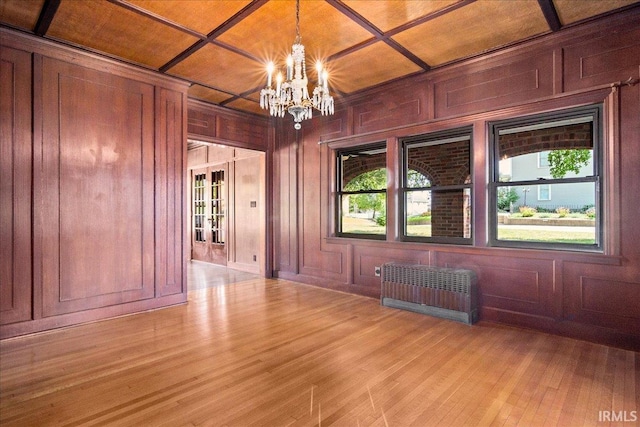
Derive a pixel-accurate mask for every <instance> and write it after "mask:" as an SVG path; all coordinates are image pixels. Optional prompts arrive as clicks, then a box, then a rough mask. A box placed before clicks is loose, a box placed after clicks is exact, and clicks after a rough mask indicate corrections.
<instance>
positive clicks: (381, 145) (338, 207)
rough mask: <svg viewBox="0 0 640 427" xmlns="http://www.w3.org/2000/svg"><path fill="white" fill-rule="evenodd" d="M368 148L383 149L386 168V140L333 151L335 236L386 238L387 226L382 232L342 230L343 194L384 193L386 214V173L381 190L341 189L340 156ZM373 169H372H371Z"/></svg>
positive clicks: (341, 171) (387, 196) (385, 167)
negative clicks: (334, 168)
mask: <svg viewBox="0 0 640 427" xmlns="http://www.w3.org/2000/svg"><path fill="white" fill-rule="evenodd" d="M368 150H384V152H385V166H384V169H385V170H387V164H386V163H387V161H388V159H387V156H388V148H387V144H386V141H379V142H373V143H367V144H362V145H358V146H354V147H348V148H341V149H336V150H335V152H334V156H335V157H334V160H335V165H336V174H335V177H336V181H335V182H336V188H335V199H334V203H335V209H334V212H335V218H334V221H335V236H336V237H345V238H356V239H372V240H386V239H387V229H388V228H387V227H385V230H384V233H382V234H373V233H370V234H367V233H348V232H343V231H342V197H343V196H344V195H352V194H353V195H357V194H384V195H385V215H386V214H387V205H388V198H389V195H388V187H389V178H388V173H387V184H386V186H385V188H384V189H383V190H358V191H344V190H343V187H344V185H343V182H342V179H343V170H342V160H341V159H342V156H344V155H348V154H355V153H361V152H362V151H368ZM372 170H374V169H372Z"/></svg>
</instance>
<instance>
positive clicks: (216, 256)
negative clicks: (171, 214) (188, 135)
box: [187, 140, 267, 276]
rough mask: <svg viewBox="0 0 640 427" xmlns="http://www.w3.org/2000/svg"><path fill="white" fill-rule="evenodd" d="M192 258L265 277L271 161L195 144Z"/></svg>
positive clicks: (191, 153) (191, 155)
mask: <svg viewBox="0 0 640 427" xmlns="http://www.w3.org/2000/svg"><path fill="white" fill-rule="evenodd" d="M187 170H188V174H187V178H188V186H189V187H188V188H189V202H188V205H187V206H188V216H187V217H188V221H189V223H188V226H187V230H188V231H189V235H188V240H189V243H190V249H191V250H190V254H191V255H190V258H189V259H192V260H197V261H204V262H208V263H212V264H217V265H222V266H226V267H228V268H232V269H235V270H240V271H245V272H249V273H254V274H260V275H262V276H264V275H265V272H266V271H267V260H266V248H267V245H266V226H267V221H266V206H265V204H266V155H265V153H264V152H261V151H255V150H249V149H244V148H236V147H229V146H224V145H220V144H214V143H207V142H198V141H193V140H189V148H188V151H187Z"/></svg>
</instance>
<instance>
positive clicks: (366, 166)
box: [342, 153, 387, 185]
mask: <svg viewBox="0 0 640 427" xmlns="http://www.w3.org/2000/svg"><path fill="white" fill-rule="evenodd" d="M386 167H387V153H379V154H369V155H363V154H359V155H357V156H353V157H349V158H348V159H346V160H344V161H343V162H342V182H343V184H344V185H347V184H348V183H349V182H350V181H351V180H352V179H353V178H355V177H357V176H358V175H361V174H363V173H365V172H371V171H374V170H376V169H380V168H386Z"/></svg>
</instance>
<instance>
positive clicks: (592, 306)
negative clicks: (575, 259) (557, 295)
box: [580, 276, 640, 327]
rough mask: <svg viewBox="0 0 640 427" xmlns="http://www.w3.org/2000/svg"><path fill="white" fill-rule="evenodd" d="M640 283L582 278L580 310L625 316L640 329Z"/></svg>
mask: <svg viewBox="0 0 640 427" xmlns="http://www.w3.org/2000/svg"><path fill="white" fill-rule="evenodd" d="M638 287H640V283H637V282H636V283H631V282H622V281H619V280H610V279H601V278H594V277H584V276H582V277H580V309H581V310H582V311H588V312H592V313H602V314H605V315H615V316H623V317H627V318H629V320H630V321H632V322H633V321H635V322H634V323H635V324H636V325H637V326H638V327H640V323H638V322H639V321H640V310H638V308H640V293H638V292H637V290H638Z"/></svg>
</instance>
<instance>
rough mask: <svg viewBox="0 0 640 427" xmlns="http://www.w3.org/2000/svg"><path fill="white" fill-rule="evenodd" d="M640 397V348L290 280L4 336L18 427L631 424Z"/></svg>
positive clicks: (10, 419)
mask: <svg viewBox="0 0 640 427" xmlns="http://www.w3.org/2000/svg"><path fill="white" fill-rule="evenodd" d="M639 395H640V354H638V353H634V352H631V351H625V350H621V349H616V348H610V347H605V346H602V345H596V344H591V343H587V342H582V341H577V340H573V339H567V338H562V337H557V336H551V335H546V334H543V333H538V332H533V331H530V330H524V329H516V328H510V327H505V326H499V325H495V324H491V323H484V322H480V323H479V324H477V325H474V326H467V325H464V324H460V323H456V322H451V321H446V320H442V319H437V318H433V317H428V316H423V315H419V314H415V313H410V312H405V311H400V310H395V309H391V308H386V307H381V306H380V305H379V302H378V301H377V300H374V299H370V298H364V297H359V296H353V295H347V294H344V293H339V292H333V291H330V290H325V289H320V288H316V287H312V286H307V285H300V284H296V283H293V282H289V281H285V280H267V279H250V280H245V281H242V282H238V283H233V284H228V285H224V286H215V287H208V288H201V289H196V290H193V291H190V292H189V303H188V304H187V305H183V306H176V307H171V308H167V309H163V310H158V311H154V312H148V313H142V314H138V315H133V316H127V317H121V318H117V319H112V320H107V321H102V322H97V323H93V324H87V325H82V326H78V327H73V328H67V329H63V330H58V331H53V332H48V333H44V334H38V335H34V336H29V337H21V338H14V339H9V340H4V341H2V342H1V343H0V425H2V426H3V427H7V426H50V425H62V426H80V425H82V426H94V425H96V426H97V425H116V426H162V425H167V426H183V425H186V426H192V425H194V426H196V425H197V426H200V425H202V426H252V425H256V426H314V425H318V426H330V425H333V426H370V425H371V426H411V425H415V426H474V425H481V426H514V425H519V426H528V425H532V426H537V425H540V426H546V425H558V426H580V425H624V426H630V425H638V421H637V420H636V421H633V417H636V418H637V417H640V414H639V413H638V412H633V411H638V410H639V409H640V407H639V397H638V396H639ZM601 411H615V412H614V413H605V412H601ZM622 415H624V416H625V417H626V420H627V422H624V421H621V422H613V423H610V422H599V420H602V419H605V420H608V419H612V417H613V418H615V417H620V416H622Z"/></svg>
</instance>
